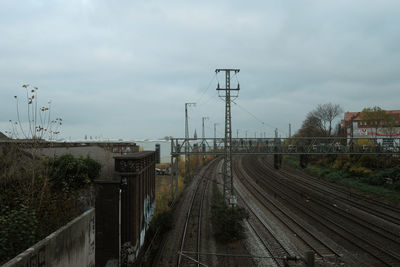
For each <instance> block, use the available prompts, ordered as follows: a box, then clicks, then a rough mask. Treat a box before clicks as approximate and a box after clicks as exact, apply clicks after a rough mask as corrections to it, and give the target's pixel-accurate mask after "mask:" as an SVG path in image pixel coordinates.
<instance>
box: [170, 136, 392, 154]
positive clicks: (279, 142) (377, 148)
mask: <svg viewBox="0 0 400 267" xmlns="http://www.w3.org/2000/svg"><path fill="white" fill-rule="evenodd" d="M186 145H187V146H188V151H187V152H185V146H186ZM231 146H232V154H234V155H244V154H259V155H266V154H316V155H318V154H382V155H400V138H382V137H377V138H346V137H296V138H247V139H246V138H233V139H232V144H231ZM185 154H187V155H191V154H200V155H207V154H212V155H223V154H224V139H223V138H206V139H185V138H174V139H171V156H178V155H185Z"/></svg>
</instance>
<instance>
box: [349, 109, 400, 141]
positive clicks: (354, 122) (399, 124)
mask: <svg viewBox="0 0 400 267" xmlns="http://www.w3.org/2000/svg"><path fill="white" fill-rule="evenodd" d="M385 112H386V113H388V114H390V115H392V116H393V118H394V124H393V125H392V126H391V127H387V125H386V123H385V122H383V121H377V120H375V121H374V120H369V121H365V120H362V119H361V112H346V113H345V114H344V120H342V123H341V124H342V127H344V129H346V134H347V136H348V137H350V136H352V133H353V137H376V138H390V137H400V110H386V111H385Z"/></svg>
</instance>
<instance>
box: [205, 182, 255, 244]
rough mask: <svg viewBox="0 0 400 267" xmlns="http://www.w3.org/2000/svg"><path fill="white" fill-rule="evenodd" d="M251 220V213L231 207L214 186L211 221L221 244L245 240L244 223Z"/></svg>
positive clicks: (240, 208)
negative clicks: (245, 220)
mask: <svg viewBox="0 0 400 267" xmlns="http://www.w3.org/2000/svg"><path fill="white" fill-rule="evenodd" d="M248 218H249V213H248V211H247V210H246V209H244V208H242V207H238V206H235V207H230V206H228V205H227V204H226V202H225V200H224V199H223V196H222V195H221V193H220V192H219V191H218V189H217V186H216V185H214V190H213V200H212V205H211V221H212V223H213V229H214V234H215V237H216V239H217V240H218V241H221V242H232V241H236V240H240V239H242V238H243V232H244V228H243V225H242V221H243V220H244V219H248Z"/></svg>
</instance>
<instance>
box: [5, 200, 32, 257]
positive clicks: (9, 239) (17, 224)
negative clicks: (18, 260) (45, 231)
mask: <svg viewBox="0 0 400 267" xmlns="http://www.w3.org/2000/svg"><path fill="white" fill-rule="evenodd" d="M37 227H38V220H37V217H36V212H35V210H32V209H29V208H28V207H27V206H26V205H25V204H23V203H20V204H19V206H18V207H15V208H12V209H10V207H9V206H2V207H1V210H0V264H1V263H3V262H5V261H6V260H8V259H9V258H10V256H11V257H12V256H13V255H17V254H18V253H20V252H22V251H23V250H24V249H26V248H27V247H29V246H31V245H33V244H34V243H35V242H36V234H37Z"/></svg>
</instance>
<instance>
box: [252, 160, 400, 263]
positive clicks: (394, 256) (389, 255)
mask: <svg viewBox="0 0 400 267" xmlns="http://www.w3.org/2000/svg"><path fill="white" fill-rule="evenodd" d="M253 167H254V166H253ZM268 187H273V188H274V189H275V190H276V191H278V192H281V194H282V195H284V196H285V197H287V198H289V199H291V200H292V202H291V203H292V204H291V205H292V206H295V207H297V208H298V209H300V210H301V211H302V212H303V213H304V214H306V215H307V216H309V217H311V218H313V219H314V220H315V221H318V222H319V223H320V224H321V225H324V226H325V227H326V228H328V229H330V230H331V231H333V232H335V233H336V234H337V235H339V236H341V237H342V238H343V239H345V240H346V241H348V242H350V243H352V244H353V245H354V246H356V247H358V248H360V249H361V250H363V251H365V252H367V253H368V254H370V255H371V256H372V257H373V258H375V259H377V260H378V261H380V262H381V263H384V264H386V265H389V266H391V265H392V264H393V263H394V262H393V260H395V262H396V263H398V262H400V254H398V253H395V252H390V251H387V250H385V249H383V248H381V246H380V245H378V244H376V243H375V242H372V241H369V240H366V239H364V238H361V237H359V236H358V235H355V234H354V233H353V232H352V231H350V230H349V229H348V228H347V227H344V226H342V225H340V224H339V223H337V222H336V221H334V220H333V219H329V218H327V217H325V218H324V220H326V221H327V222H329V223H331V224H333V225H334V226H335V227H336V228H339V229H341V230H342V231H343V232H345V233H347V235H349V236H352V237H353V238H354V239H356V240H359V241H361V242H362V243H363V244H365V245H361V244H360V243H359V242H355V241H354V240H352V239H350V238H348V237H347V236H346V235H344V234H342V233H339V232H338V231H337V230H334V229H333V228H332V227H331V226H328V225H327V224H326V223H324V221H323V220H322V219H320V217H318V216H315V215H314V212H313V211H311V210H310V211H309V210H307V209H305V208H304V207H302V206H300V205H299V204H298V203H297V201H295V200H294V199H293V197H292V196H290V195H289V194H287V193H285V192H283V191H282V190H281V189H280V188H278V187H277V186H273V185H271V184H268ZM368 246H369V247H373V248H374V249H375V250H376V251H378V252H379V253H381V254H383V255H385V258H382V257H378V256H377V255H376V253H373V252H371V250H370V249H368ZM388 258H389V259H388Z"/></svg>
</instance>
